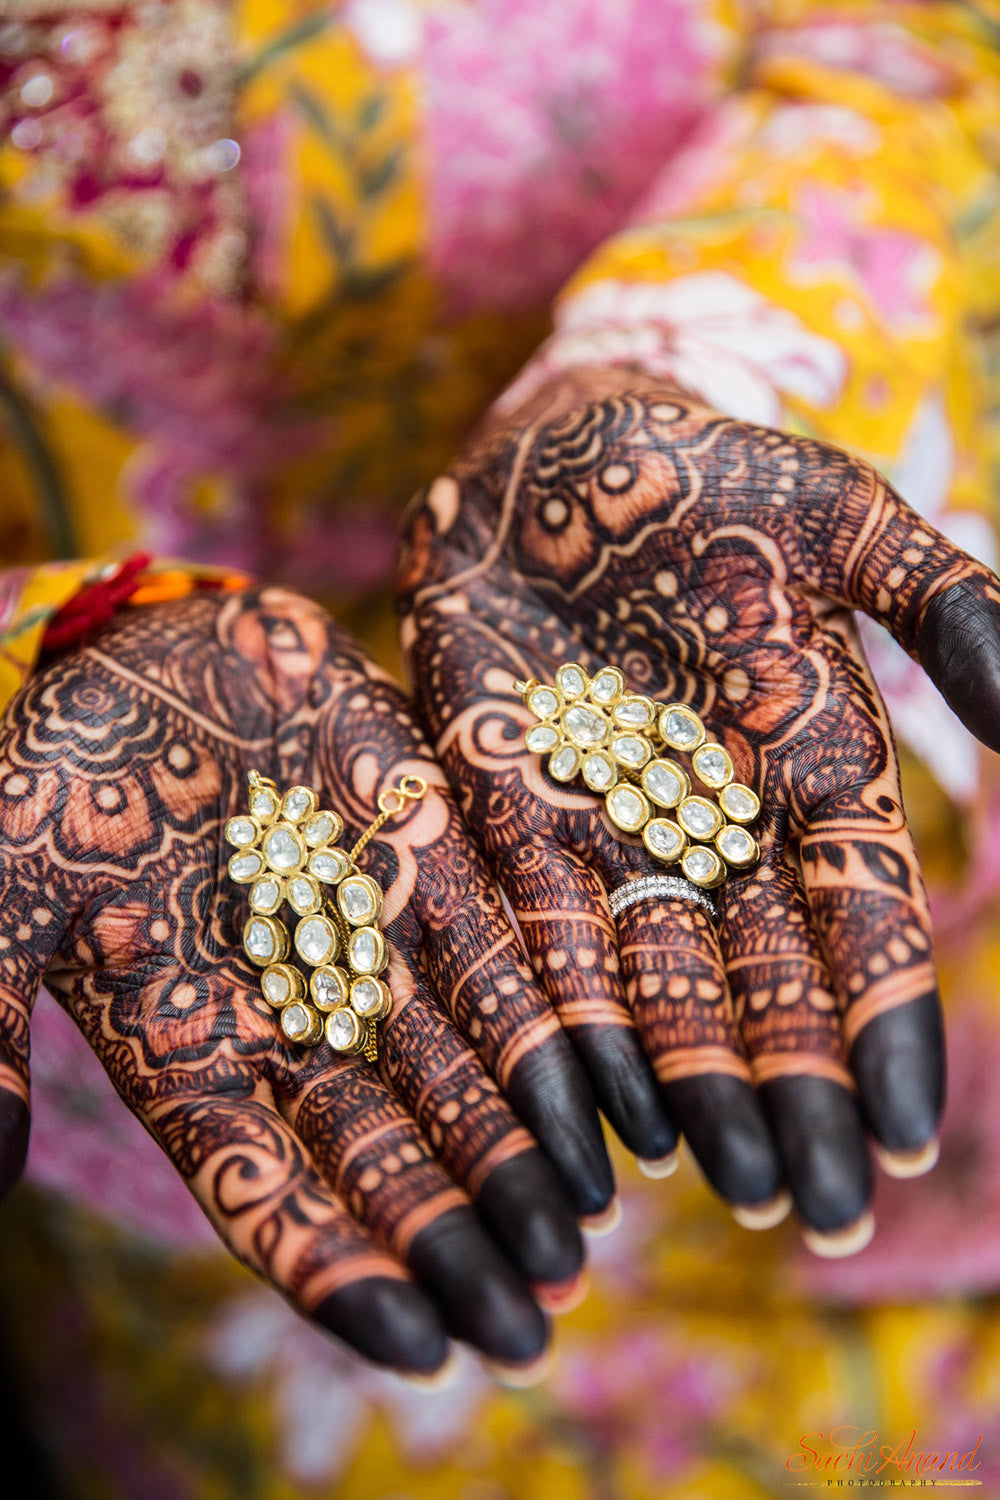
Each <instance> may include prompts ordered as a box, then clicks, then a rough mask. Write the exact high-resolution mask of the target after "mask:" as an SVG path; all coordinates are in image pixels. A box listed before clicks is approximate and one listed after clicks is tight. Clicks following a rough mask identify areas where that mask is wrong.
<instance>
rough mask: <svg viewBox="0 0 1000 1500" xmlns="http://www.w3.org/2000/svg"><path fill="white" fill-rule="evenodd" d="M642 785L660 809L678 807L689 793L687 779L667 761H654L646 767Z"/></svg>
mask: <svg viewBox="0 0 1000 1500" xmlns="http://www.w3.org/2000/svg"><path fill="white" fill-rule="evenodd" d="M642 784H643V787H644V788H645V790H646V791H647V792H648V794H649V796H650V797H652V799H653V801H654V802H655V803H656V805H657V806H658V807H676V806H677V804H678V802H679V801H680V800H681V798H682V797H683V796H684V795H685V794H686V792H687V778H686V777H684V776H682V774H681V772H680V771H679V770H678V769H677V768H676V767H674V766H672V765H671V764H670V763H669V761H665V760H654V761H653V762H652V763H651V764H650V765H648V766H647V767H646V769H645V771H644V772H643V773H642Z"/></svg>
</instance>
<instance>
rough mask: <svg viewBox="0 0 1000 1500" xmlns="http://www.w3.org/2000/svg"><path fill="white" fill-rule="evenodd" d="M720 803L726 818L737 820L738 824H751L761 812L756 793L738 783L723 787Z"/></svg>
mask: <svg viewBox="0 0 1000 1500" xmlns="http://www.w3.org/2000/svg"><path fill="white" fill-rule="evenodd" d="M719 801H720V802H721V804H722V809H723V811H724V813H725V814H726V817H727V818H735V819H736V821H737V822H738V823H749V822H750V821H751V820H752V819H753V818H755V817H756V816H757V814H758V812H759V811H760V802H759V801H758V799H757V795H756V793H754V792H751V791H750V790H749V788H748V787H745V786H743V785H742V784H741V783H740V782H738V781H733V782H731V783H730V784H729V786H727V787H723V789H722V791H721V792H720V793H719Z"/></svg>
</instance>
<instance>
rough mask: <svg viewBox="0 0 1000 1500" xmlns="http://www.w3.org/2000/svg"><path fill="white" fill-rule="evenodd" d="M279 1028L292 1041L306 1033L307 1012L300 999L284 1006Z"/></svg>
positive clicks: (307, 1028)
mask: <svg viewBox="0 0 1000 1500" xmlns="http://www.w3.org/2000/svg"><path fill="white" fill-rule="evenodd" d="M281 1029H282V1031H283V1032H284V1033H285V1035H286V1036H287V1037H289V1038H290V1039H291V1040H292V1041H293V1042H298V1041H301V1040H302V1038H303V1037H304V1036H307V1035H308V1033H309V1012H308V1010H307V1009H306V1007H305V1006H304V1005H303V1004H302V1003H301V1002H300V1001H298V1000H297V1001H296V1002H295V1004H294V1005H286V1006H285V1009H284V1010H283V1011H282V1012H281Z"/></svg>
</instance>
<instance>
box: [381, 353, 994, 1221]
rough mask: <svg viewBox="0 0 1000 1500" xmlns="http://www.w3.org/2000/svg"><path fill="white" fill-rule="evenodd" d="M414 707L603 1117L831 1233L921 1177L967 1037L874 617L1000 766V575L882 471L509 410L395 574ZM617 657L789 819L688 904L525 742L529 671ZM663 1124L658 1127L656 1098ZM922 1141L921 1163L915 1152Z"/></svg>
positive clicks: (581, 417) (608, 398) (580, 405)
mask: <svg viewBox="0 0 1000 1500" xmlns="http://www.w3.org/2000/svg"><path fill="white" fill-rule="evenodd" d="M400 597H401V608H402V610H403V613H404V624H403V640H404V645H405V647H406V650H407V652H408V654H409V658H410V661H411V664H412V670H413V675H414V679H415V681H416V684H417V689H418V697H419V704H420V707H421V711H422V713H423V715H424V717H425V721H426V723H427V725H428V727H429V729H430V731H431V734H432V738H433V739H434V741H435V742H436V746H437V750H438V753H439V755H440V757H441V760H442V763H443V765H444V766H445V769H446V770H447V772H448V775H449V777H450V779H451V781H452V785H453V787H454V788H455V791H456V794H457V796H458V798H459V801H460V803H461V805H462V807H463V810H464V812H465V814H466V817H467V819H468V821H469V823H470V826H471V827H472V828H473V829H474V830H476V832H477V836H478V838H479V840H480V843H481V845H482V847H483V849H484V851H485V853H486V855H487V857H488V859H489V861H490V863H491V864H492V867H493V869H494V870H495V872H496V874H497V877H498V879H499V880H500V882H501V884H502V885H503V887H504V888H505V890H506V892H507V895H508V897H509V899H510V901H511V903H512V906H513V908H514V911H515V913H516V915H517V917H518V919H519V922H520V924H521V928H522V931H523V934H524V939H525V942H526V945H527V948H528V951H529V954H530V956H531V958H532V961H533V963H534V965H535V968H536V971H537V972H538V974H539V976H540V979H541V982H542V983H543V985H544V986H545V988H546V990H547V991H548V994H549V996H550V998H551V1000H552V1002H553V1005H554V1007H555V1009H556V1010H557V1012H558V1014H559V1016H560V1017H561V1020H562V1023H563V1026H564V1027H565V1028H566V1030H567V1031H568V1032H569V1034H570V1035H571V1036H572V1038H573V1040H574V1042H575V1043H576V1045H577V1048H578V1050H579V1052H580V1054H581V1056H582V1057H583V1059H584V1060H585V1061H586V1064H587V1067H588V1071H589V1074H590V1077H591V1080H592V1083H593V1086H594V1090H595V1093H596V1094H597V1097H598V1098H599V1100H600V1102H601V1104H602V1106H603V1108H604V1110H605V1112H606V1113H607V1115H608V1116H609V1118H610V1120H611V1122H612V1123H613V1124H614V1126H615V1127H616V1129H617V1130H618V1132H619V1134H620V1135H621V1136H622V1137H623V1138H624V1139H625V1141H626V1142H627V1143H628V1144H629V1145H631V1146H632V1147H633V1148H634V1149H635V1150H636V1151H637V1152H638V1153H639V1154H640V1156H647V1157H652V1156H656V1155H659V1154H661V1153H662V1152H664V1151H666V1150H668V1149H669V1147H670V1146H671V1144H672V1141H673V1130H674V1125H675V1124H676V1126H677V1127H678V1128H679V1129H681V1130H682V1131H683V1132H684V1133H685V1134H686V1135H687V1137H688V1139H689V1142H690V1145H691V1147H692V1149H693V1150H694V1152H695V1154H696V1155H697V1157H698V1158H699V1160H700V1162H701V1164H702V1166H703V1169H704V1170H705V1172H706V1174H707V1176H708V1177H709V1179H710V1180H711V1182H712V1183H713V1184H714V1185H715V1186H716V1188H717V1189H718V1190H719V1191H720V1192H721V1193H722V1194H723V1195H724V1196H725V1197H727V1198H728V1199H730V1200H731V1201H732V1202H734V1203H740V1204H744V1205H751V1204H758V1203H761V1202H763V1201H764V1200H766V1199H768V1198H769V1197H770V1196H771V1195H772V1194H774V1193H775V1192H776V1190H777V1189H778V1188H779V1186H780V1183H781V1180H782V1178H783V1177H784V1178H785V1179H786V1180H787V1182H788V1184H789V1186H790V1188H791V1191H792V1195H793V1197H794V1199H795V1201H796V1204H797V1206H798V1208H799V1211H800V1213H801V1215H802V1216H803V1218H804V1219H805V1220H806V1221H807V1223H808V1224H810V1225H811V1226H813V1227H814V1228H816V1229H819V1230H825V1231H833V1230H836V1229H838V1228H840V1227H842V1226H845V1225H847V1224H849V1223H851V1222H852V1221H853V1220H855V1219H857V1217H858V1216H859V1215H860V1214H861V1213H862V1211H863V1209H864V1207H865V1205H866V1203H867V1201H868V1199H869V1196H870V1191H871V1172H870V1166H869V1158H868V1151H867V1146H866V1141H865V1129H866V1127H867V1129H868V1131H870V1132H871V1133H872V1134H873V1136H874V1137H875V1139H876V1141H877V1142H878V1143H880V1144H881V1146H882V1148H884V1150H885V1151H887V1152H888V1153H891V1154H890V1155H889V1156H888V1158H887V1160H888V1164H889V1165H890V1166H891V1167H892V1168H893V1169H895V1170H897V1171H901V1172H905V1171H906V1170H907V1169H908V1168H911V1167H915V1166H916V1165H918V1164H919V1163H918V1160H917V1159H916V1158H915V1157H914V1156H913V1155H912V1153H915V1152H917V1151H919V1149H920V1148H922V1147H924V1146H925V1145H926V1144H927V1143H928V1142H929V1141H930V1139H931V1138H932V1137H933V1135H934V1132H935V1130H936V1125H937V1120H938V1116H939V1113H940V1109H941V1104H942V1093H943V1085H942V1073H943V1047H942V1038H941V1025H940V1015H939V1006H938V997H937V988H936V981H935V975H934V968H933V960H932V953H931V935H930V930H929V923H928V912H927V902H926V897H925V894H924V890H923V885H922V882H921V876H920V871H919V868H918V865H917V861H916V858H915V855H914V851H913V847H912V844H911V842H910V838H909V834H908V832H907V828H906V823H905V819H904V815H903V810H902V804H901V798H900V790H899V782H898V775H897V766H896V758H895V753H894V749H893V743H892V735H891V731H890V727H889V724H888V721H887V719H886V715H885V709H884V706H883V704H882V701H881V698H880V696H879V694H878V691H877V689H876V687H875V685H874V683H873V681H872V678H871V675H870V673H869V670H868V667H867V665H866V663H865V660H864V657H863V655H862V652H861V648H860V646H859V643H858V638H857V635H856V631H855V626H854V622H853V618H852V610H854V609H862V610H865V611H867V612H868V613H869V614H871V615H872V616H873V617H874V618H876V619H877V620H880V621H881V622H882V623H883V624H884V625H886V626H887V627H888V629H889V630H891V632H892V634H893V635H894V636H895V637H896V639H897V640H898V641H900V642H901V643H902V645H903V646H904V647H905V648H906V650H907V651H909V652H910V653H911V654H913V655H915V656H917V657H918V658H919V659H920V660H921V661H922V662H923V664H924V666H925V667H926V669H927V670H928V672H929V673H930V674H931V676H932V677H933V679H934V681H935V682H936V683H937V684H938V686H939V687H940V688H941V690H942V692H943V693H944V695H945V697H946V698H947V699H948V701H949V702H950V703H951V705H952V707H953V708H954V709H955V710H956V711H957V712H958V713H959V714H960V715H961V717H962V718H963V719H964V720H965V722H966V723H967V724H968V725H969V727H970V728H971V729H972V730H973V732H975V733H976V734H977V735H979V737H980V738H981V739H983V740H984V741H985V742H986V743H987V744H989V745H991V746H993V747H994V748H1000V583H998V580H997V579H996V578H995V577H994V576H993V575H992V574H991V573H989V572H988V570H987V569H985V568H984V567H982V566H981V565H980V564H978V563H977V562H975V561H974V560H973V559H971V558H969V557H968V556H966V555H965V554H963V553H962V552H960V551H959V550H958V549H957V548H955V547H954V546H952V545H951V543H949V542H948V541H947V540H945V539H944V538H943V537H942V536H940V535H939V534H938V533H937V532H936V531H935V530H934V528H933V527H931V526H930V525H928V524H927V523H926V522H924V521H923V520H922V519H921V518H920V517H919V516H918V515H916V514H915V513H914V512H913V511H912V510H910V509H909V508H908V507H907V506H906V505H905V504H904V503H903V502H902V501H901V500H900V499H899V497H898V496H897V495H896V494H895V493H894V492H893V491H892V489H891V488H890V487H889V486H888V485H887V484H886V483H885V482H884V480H882V479H881V478H880V477H879V476H878V475H877V474H876V473H875V472H874V471H873V470H872V469H871V468H870V467H869V466H868V465H866V464H864V463H863V462H860V461H859V460H857V459H854V458H852V457H850V456H849V455H847V454H846V453H843V452H840V451H837V450H834V449H831V448H829V447H825V446H823V445H821V444H818V443H815V442H809V441H804V440H800V439H798V438H795V437H791V436H788V435H786V434H783V433H780V432H775V431H771V430H766V429H762V428H759V427H754V426H751V425H748V424H747V423H743V422H737V421H732V420H729V419H727V418H724V417H721V416H719V414H718V413H715V412H712V411H710V410H707V409H706V408H704V407H703V406H701V405H699V403H698V402H697V401H695V400H693V399H692V398H691V397H690V396H687V395H685V394H684V393H682V392H680V391H679V390H677V389H675V388H672V387H665V386H664V385H662V384H654V383H651V382H650V381H649V379H648V377H647V378H643V377H642V376H640V375H638V374H636V373H634V372H624V371H602V370H591V371H581V372H579V373H578V374H576V375H574V376H573V377H570V378H567V379H565V380H563V381H561V382H558V383H555V384H554V385H552V386H549V387H548V388H547V389H545V390H543V391H542V392H541V393H540V394H539V396H538V397H537V398H535V399H534V400H533V401H532V402H531V403H530V404H529V405H528V406H527V407H526V408H523V409H522V410H521V411H520V412H519V413H518V414H517V415H516V416H515V417H514V418H510V419H508V420H506V421H500V420H497V421H494V422H493V424H492V425H490V426H488V427H487V428H486V429H485V430H484V432H483V434H482V435H481V436H480V437H479V438H478V439H477V440H476V441H475V442H474V443H473V444H472V446H471V447H470V449H469V451H468V453H467V454H466V455H465V456H464V457H463V459H462V460H461V461H460V462H459V463H458V464H457V465H456V467H455V468H454V469H453V471H452V472H451V473H450V474H449V475H447V476H445V477H443V478H441V479H439V480H437V481H436V482H435V483H434V484H433V485H432V486H431V487H430V488H429V490H428V491H427V492H426V493H425V494H424V495H423V496H421V497H418V500H417V501H416V502H415V505H414V507H413V509H412V511H411V513H410V515H409V518H408V529H407V547H406V551H405V554H404V559H403V566H402V572H401V591H400ZM572 659H576V660H579V661H580V662H582V663H583V665H584V666H586V667H588V668H591V669H593V668H594V667H596V666H597V665H599V664H602V663H604V662H609V663H613V664H615V665H617V666H619V667H621V668H622V669H623V671H624V672H625V675H626V678H627V680H628V682H629V683H630V685H631V686H632V687H633V688H634V689H635V690H636V691H639V692H644V693H648V694H650V695H652V696H653V697H655V698H657V699H659V700H660V701H663V700H669V699H680V700H683V701H684V702H686V703H689V704H691V705H692V706H693V707H694V708H695V709H697V711H698V712H699V713H700V714H701V715H702V716H703V717H704V718H705V719H706V720H707V721H708V723H709V724H710V726H711V728H712V729H713V731H714V732H715V733H716V735H718V736H719V737H721V738H722V740H723V741H724V743H725V744H726V745H727V747H728V748H729V750H730V752H731V754H732V756H733V759H734V761H735V763H736V768H737V775H738V776H739V777H740V779H742V780H744V781H747V782H749V783H750V784H751V785H753V786H754V787H756V788H757V789H758V791H759V792H760V794H761V797H762V800H763V804H764V811H763V815H762V820H761V840H762V858H761V860H760V863H759V866H758V867H757V868H756V869H754V870H753V871H751V872H750V873H747V874H745V875H743V876H732V877H731V878H730V880H729V882H728V883H727V885H726V886H725V887H724V889H723V891H722V892H721V893H720V895H721V900H720V907H721V922H720V926H719V930H718V932H716V931H715V930H714V929H713V927H712V925H711V922H710V920H709V919H708V918H707V917H706V916H705V915H704V913H703V912H702V911H701V910H700V909H698V908H697V907H696V906H694V905H689V904H685V903H683V902H679V901H676V900H673V901H665V902H662V903H658V904H655V905H654V904H653V903H651V902H646V903H643V904H640V905H636V906H632V907H631V908H629V909H628V910H626V912H625V913H624V914H623V915H622V917H621V918H620V919H619V921H618V923H617V926H616V924H615V922H614V921H613V920H612V918H611V916H610V913H609V909H608V903H607V899H606V898H607V892H608V891H609V890H610V889H613V888H614V887H615V886H618V885H620V884H622V883H623V882H624V881H625V880H627V879H628V878H630V877H631V876H633V875H635V874H637V873H650V872H652V871H654V870H656V869H660V870H662V869H663V868H664V867H663V866H657V865H655V863H654V861H653V860H652V859H651V857H650V856H649V855H648V854H647V853H646V851H645V849H644V848H643V846H642V845H641V843H640V842H639V841H638V840H637V839H630V838H627V837H626V836H625V835H623V834H620V833H619V832H618V831H617V830H616V829H614V828H613V827H612V826H611V824H610V823H609V821H608V819H607V816H606V814H605V812H604V809H603V805H602V803H601V801H600V800H599V799H598V798H596V797H594V796H593V795H591V794H590V793H588V792H587V791H586V790H585V789H584V788H582V787H581V786H576V787H567V786H560V785H558V784H557V783H556V782H555V781H553V780H552V779H551V778H550V777H549V776H548V774H547V772H546V771H545V770H544V768H543V766H542V764H541V762H540V760H539V758H538V757H535V756H532V755H530V754H529V753H528V752H527V751H526V750H525V749H524V745H523V731H524V727H525V725H526V723H528V722H531V720H530V717H529V715H528V714H527V711H526V710H525V709H524V708H523V706H522V705H521V703H520V700H519V697H518V694H517V693H516V692H515V691H514V690H513V687H512V680H513V679H514V678H528V677H532V676H535V677H538V678H540V679H543V680H548V681H551V680H552V676H553V672H554V670H555V668H556V667H557V666H558V665H559V664H560V663H561V662H563V661H566V660H572ZM664 1103H665V1104H666V1110H664ZM901 1153H903V1154H901Z"/></svg>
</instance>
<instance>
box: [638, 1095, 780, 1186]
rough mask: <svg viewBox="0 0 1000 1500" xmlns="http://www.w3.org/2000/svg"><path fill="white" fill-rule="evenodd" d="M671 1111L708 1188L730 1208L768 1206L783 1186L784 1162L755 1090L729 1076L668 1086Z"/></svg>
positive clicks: (667, 1096) (668, 1101)
mask: <svg viewBox="0 0 1000 1500" xmlns="http://www.w3.org/2000/svg"><path fill="white" fill-rule="evenodd" d="M663 1091H664V1094H665V1095H666V1098H667V1103H668V1105H669V1107H670V1112H671V1114H672V1115H673V1117H674V1119H675V1120H676V1121H677V1124H678V1126H679V1127H680V1130H681V1132H682V1133H683V1135H684V1138H685V1139H686V1141H687V1143H688V1145H689V1147H690V1148H691V1151H692V1153H693V1155H694V1158H695V1160H696V1161H697V1163H698V1165H699V1166H700V1167H701V1170H702V1172H703V1173H704V1174H705V1176H706V1178H707V1179H708V1181H709V1183H710V1184H711V1185H712V1187H713V1188H714V1189H715V1191H716V1192H717V1193H719V1194H720V1196H721V1197H723V1198H725V1199H726V1201H727V1202H728V1203H739V1204H744V1205H752V1204H760V1203H765V1202H767V1201H769V1200H770V1199H772V1198H773V1197H774V1196H775V1194H776V1193H777V1192H778V1190H779V1188H780V1187H781V1185H782V1180H783V1176H784V1174H783V1172H782V1168H781V1158H780V1156H779V1153H778V1149H777V1147H776V1145H775V1142H774V1138H773V1136H772V1134H771V1130H770V1128H769V1126H768V1123H767V1119H766V1118H765V1115H764V1112H763V1110H762V1109H761V1105H760V1100H759V1099H758V1096H757V1092H756V1090H755V1089H754V1088H753V1085H752V1084H750V1083H747V1082H746V1080H745V1079H742V1078H733V1077H732V1076H731V1075H730V1074H728V1073H702V1074H700V1075H698V1076H696V1077H693V1078H680V1079H677V1080H676V1081H675V1082H673V1083H668V1084H664V1086H663Z"/></svg>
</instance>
